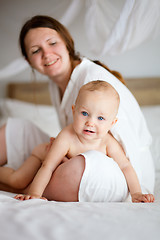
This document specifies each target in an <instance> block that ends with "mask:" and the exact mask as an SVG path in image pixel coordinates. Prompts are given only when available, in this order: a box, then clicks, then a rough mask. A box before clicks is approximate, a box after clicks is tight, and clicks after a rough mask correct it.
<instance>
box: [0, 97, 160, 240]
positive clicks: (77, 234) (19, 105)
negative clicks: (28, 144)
mask: <svg viewBox="0 0 160 240" xmlns="http://www.w3.org/2000/svg"><path fill="white" fill-rule="evenodd" d="M142 111H143V113H144V116H145V118H146V121H147V124H148V127H149V130H150V132H151V134H152V137H153V144H152V146H151V152H152V154H153V158H154V163H155V169H156V184H155V202H154V203H131V202H123V203H122V202H121V203H89V202H87V203H79V202H77V203H75V202H74V203H73V202H68V203H66V202H55V201H45V200H40V199H33V200H28V201H23V202H21V201H17V200H15V199H14V198H13V196H14V195H15V194H13V193H9V192H4V191H0V239H2V240H10V239H12V238H14V239H16V240H19V239H23V240H25V239H26V240H28V239H35V240H41V239H42V240H43V239H45V240H46V239H47V240H50V239H53V240H75V239H76V240H82V239H83V240H85V239H89V240H96V239H100V240H103V239H107V240H114V239H115V240H117V239H118V240H125V239H126V240H132V239H133V240H135V239H136V240H143V239H145V240H148V239H154V240H158V239H159V237H160V227H159V226H160V124H159V123H160V105H156V106H145V107H142ZM8 117H21V118H27V119H30V120H31V121H33V122H34V123H35V124H37V126H39V127H40V128H42V129H43V130H45V131H46V133H48V134H50V135H52V136H56V135H57V134H58V132H59V131H60V126H59V124H58V117H57V115H56V111H55V109H54V108H53V107H52V106H44V105H35V104H31V103H25V102H22V101H17V100H10V99H1V100H0V125H2V124H3V123H5V122H6V120H7V118H8ZM53 122H54V125H53ZM46 123H47V124H46Z"/></svg>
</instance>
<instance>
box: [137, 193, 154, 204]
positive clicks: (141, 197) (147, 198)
mask: <svg viewBox="0 0 160 240" xmlns="http://www.w3.org/2000/svg"><path fill="white" fill-rule="evenodd" d="M154 200H155V198H154V196H153V194H142V193H134V194H132V202H136V203H138V202H144V203H147V202H154Z"/></svg>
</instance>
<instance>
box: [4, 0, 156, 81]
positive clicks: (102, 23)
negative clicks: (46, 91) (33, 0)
mask: <svg viewBox="0 0 160 240" xmlns="http://www.w3.org/2000/svg"><path fill="white" fill-rule="evenodd" d="M63 1H65V0H63ZM57 4H58V3H57ZM59 4H62V0H61V1H60V3H59ZM38 7H39V8H40V5H38ZM82 10H83V11H84V13H85V17H84V22H83V23H82V24H84V26H85V33H82V36H83V34H86V36H87V39H88V43H89V47H90V51H91V52H92V53H93V54H94V55H95V56H96V57H97V58H98V56H101V57H102V56H104V55H106V54H108V55H116V54H120V53H123V52H125V51H127V50H130V49H133V48H135V47H137V46H139V45H140V44H141V43H143V42H144V41H146V40H148V39H153V38H156V37H157V36H158V35H159V34H160V33H159V32H160V31H159V30H160V0H152V1H151V0H121V5H120V4H117V3H116V1H111V0H71V1H69V3H68V8H67V9H66V11H65V12H64V13H63V15H62V16H61V17H60V18H59V20H60V21H61V22H62V23H63V24H64V25H65V26H67V27H68V26H69V25H70V24H74V20H75V19H76V17H77V16H78V15H79V14H81V11H82ZM54 14H55V13H54V8H53V12H52V13H51V12H50V15H51V16H53V17H54ZM78 27H79V28H80V26H78ZM79 31H81V29H79ZM27 67H28V64H27V62H26V61H25V60H24V59H23V58H20V59H16V60H14V61H13V62H12V63H9V65H8V66H7V67H5V68H4V69H1V70H0V79H4V78H6V77H9V76H13V75H16V74H18V73H19V72H21V71H23V70H24V69H26V68H27Z"/></svg>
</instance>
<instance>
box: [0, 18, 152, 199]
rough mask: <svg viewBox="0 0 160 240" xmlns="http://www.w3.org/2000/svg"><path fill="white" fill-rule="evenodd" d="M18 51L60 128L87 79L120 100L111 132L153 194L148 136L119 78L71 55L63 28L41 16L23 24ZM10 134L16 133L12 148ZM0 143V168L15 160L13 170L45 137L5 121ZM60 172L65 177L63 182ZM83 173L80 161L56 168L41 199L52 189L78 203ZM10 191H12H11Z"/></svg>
mask: <svg viewBox="0 0 160 240" xmlns="http://www.w3.org/2000/svg"><path fill="white" fill-rule="evenodd" d="M20 46H21V50H22V54H23V56H24V57H25V58H26V60H27V61H28V62H29V64H30V65H31V67H32V68H33V69H36V70H37V71H39V72H40V73H42V74H44V75H46V76H48V77H49V79H50V85H49V90H50V95H51V99H52V103H53V105H54V106H55V107H56V109H57V112H58V116H59V121H60V123H61V126H62V127H64V126H66V125H67V124H69V123H71V122H72V114H71V108H72V104H73V103H74V101H75V99H76V97H77V94H78V91H79V89H80V87H81V86H82V85H83V84H85V83H87V82H89V81H92V80H104V81H107V82H109V83H110V84H111V85H112V86H113V87H114V88H115V89H116V90H117V92H118V93H119V95H120V107H119V113H118V123H117V124H116V125H115V126H114V127H113V128H112V130H111V133H112V135H113V136H114V137H115V138H116V139H117V140H118V141H119V142H120V143H121V145H122V147H123V149H124V151H125V153H126V155H127V157H128V158H129V160H130V161H131V163H132V165H133V167H134V168H135V170H136V173H137V175H138V178H139V181H140V184H141V187H142V190H143V192H153V190H154V167H153V161H152V157H151V153H150V150H149V146H150V144H151V136H150V134H149V132H148V129H147V126H146V122H145V120H144V118H143V115H142V113H141V110H140V108H139V106H138V104H137V102H136V100H135V98H134V97H133V95H132V94H131V93H130V91H129V90H128V89H127V88H126V87H125V85H124V84H123V83H122V82H121V81H120V80H119V79H118V78H120V79H122V78H121V76H120V75H119V74H118V73H117V72H114V71H113V72H111V71H110V70H109V69H107V68H106V67H105V66H100V65H99V64H100V63H99V62H98V61H96V62H93V61H90V60H88V59H87V58H84V57H80V56H79V55H78V54H76V53H75V49H74V42H73V40H72V38H71V36H70V34H69V33H68V31H67V30H66V29H65V27H64V26H63V25H61V24H60V23H59V22H57V21H56V20H55V19H52V18H50V17H47V16H35V17H33V18H32V19H30V20H29V21H27V22H26V24H25V25H24V26H23V28H22V30H21V33H20ZM113 74H114V75H113ZM15 129H19V132H18V133H16V143H15ZM20 130H21V131H20ZM24 136H25V138H24ZM0 141H1V142H2V144H1V146H3V148H2V149H0V152H2V155H1V156H2V157H1V159H0V162H1V165H3V164H6V163H8V165H11V166H12V167H13V166H14V163H13V162H12V160H13V159H16V162H15V167H18V166H19V165H20V164H21V161H24V160H25V159H26V158H27V157H28V155H29V154H30V153H31V151H32V149H33V148H34V147H35V146H36V145H38V144H40V143H42V142H45V141H48V136H47V135H46V134H44V133H43V132H41V131H40V130H39V129H38V128H37V127H36V126H34V125H33V124H31V123H30V122H28V121H24V120H20V119H9V120H8V122H7V125H6V126H4V127H3V128H2V129H1V130H0ZM13 143H15V145H16V148H17V151H15V147H14V146H13ZM6 146H7V147H6ZM92 157H93V156H92ZM95 158H96V156H95ZM97 161H98V159H97ZM144 168H145V169H144ZM62 173H63V176H64V175H65V181H63V182H62V180H61V179H62V178H61V174H62ZM84 173H85V163H84V162H79V161H77V162H75V161H74V162H71V161H68V162H65V164H61V165H59V166H58V167H57V169H56V171H55V172H54V174H53V177H52V179H51V181H50V183H49V184H48V186H47V188H46V191H45V196H46V197H47V198H49V199H52V192H53V191H54V186H55V185H56V186H57V185H58V186H59V189H60V193H59V199H60V200H62V201H72V200H73V199H74V201H75V196H74V197H73V198H71V197H70V196H72V194H71V192H74V194H76V199H77V201H78V191H79V186H80V183H81V178H82V177H83V176H84V175H85V174H84ZM113 174H114V172H113ZM72 179H74V181H73V180H72ZM117 187H118V186H117ZM3 189H7V188H3ZM7 190H10V189H7ZM11 191H15V192H17V191H16V190H15V189H14V190H12V189H11ZM24 191H25V190H24ZM24 191H23V192H24ZM21 192H22V190H21ZM61 193H63V194H61ZM60 195H61V196H60ZM64 195H65V197H64Z"/></svg>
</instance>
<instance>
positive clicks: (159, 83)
mask: <svg viewBox="0 0 160 240" xmlns="http://www.w3.org/2000/svg"><path fill="white" fill-rule="evenodd" d="M125 81H126V86H127V87H128V88H129V90H130V91H131V92H132V93H133V95H134V96H135V98H136V99H137V101H138V103H139V104H140V105H141V106H143V105H157V104H160V78H132V79H126V80H125ZM7 97H9V98H12V99H17V100H21V101H25V102H30V103H37V104H45V105H51V100H50V95H49V91H48V82H36V83H35V82H33V83H28V82H23V83H17V82H14V83H10V84H8V87H7Z"/></svg>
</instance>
